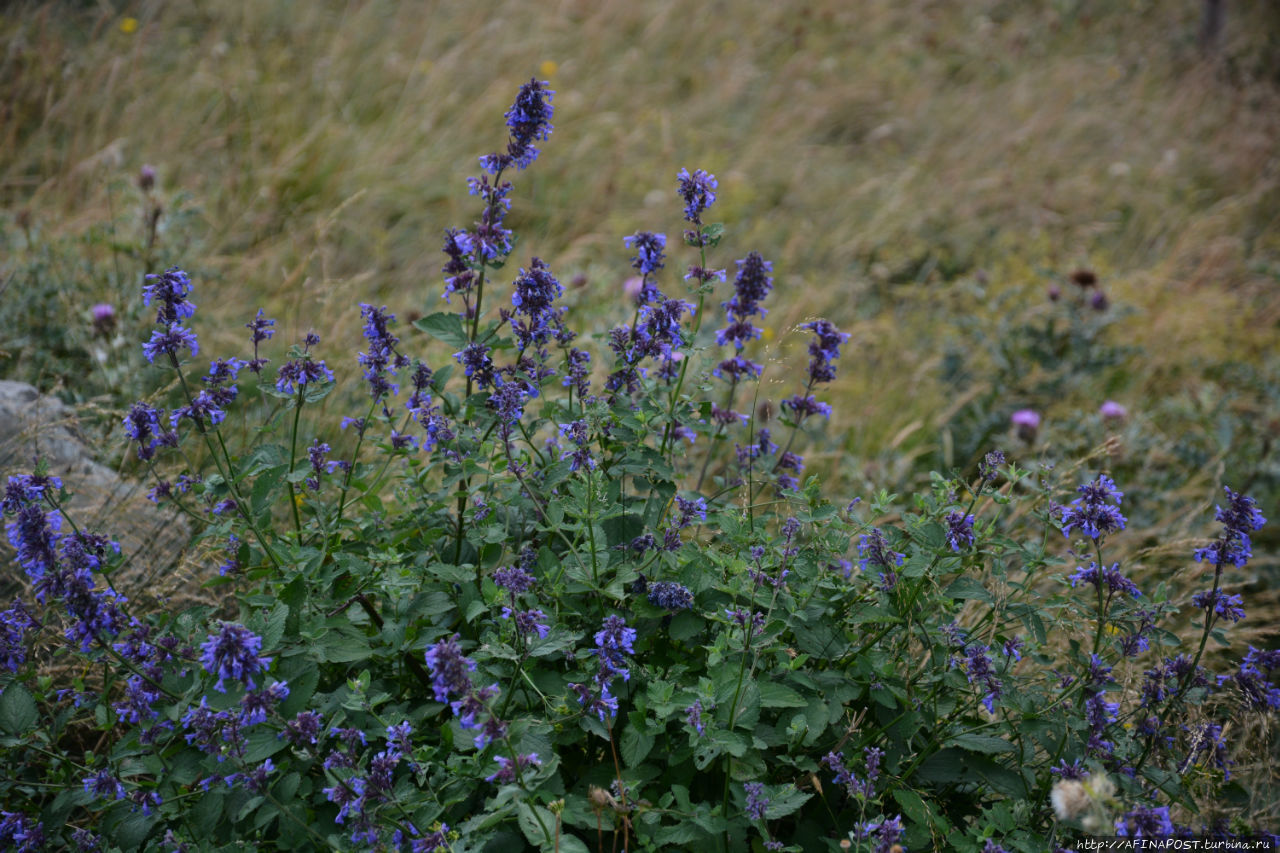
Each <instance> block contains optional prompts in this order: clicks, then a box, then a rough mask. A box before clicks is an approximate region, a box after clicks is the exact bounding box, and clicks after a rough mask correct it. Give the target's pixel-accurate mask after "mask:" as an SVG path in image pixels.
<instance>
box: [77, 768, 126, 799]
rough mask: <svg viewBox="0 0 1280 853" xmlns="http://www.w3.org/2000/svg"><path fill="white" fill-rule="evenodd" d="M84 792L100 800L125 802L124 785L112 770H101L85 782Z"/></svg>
mask: <svg viewBox="0 0 1280 853" xmlns="http://www.w3.org/2000/svg"><path fill="white" fill-rule="evenodd" d="M84 790H85V792H86V793H89V794H92V795H93V796H95V797H97V798H98V799H100V800H101V799H109V800H123V799H124V796H125V790H124V785H123V784H122V783H121V782H120V780H119V779H117V778H116V777H114V776H112V775H111V771H110V770H99V771H98V772H97V773H94V774H93V775H92V776H89V777H88V778H86V779H85V780H84Z"/></svg>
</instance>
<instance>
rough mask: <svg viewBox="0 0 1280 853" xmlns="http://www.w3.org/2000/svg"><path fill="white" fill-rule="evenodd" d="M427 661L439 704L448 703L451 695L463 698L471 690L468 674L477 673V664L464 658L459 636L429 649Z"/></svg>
mask: <svg viewBox="0 0 1280 853" xmlns="http://www.w3.org/2000/svg"><path fill="white" fill-rule="evenodd" d="M426 660H427V666H428V667H429V668H430V669H431V675H432V680H431V687H432V689H433V690H434V691H435V697H436V701H437V702H448V701H449V697H450V696H451V695H459V696H462V695H466V694H467V693H468V692H469V691H470V690H471V677H470V676H469V675H467V673H468V672H475V669H476V662H475V661H473V660H471V659H470V658H467V657H464V656H463V654H462V648H461V647H460V646H459V645H458V635H457V634H454V635H453V636H452V637H445V638H444V639H443V640H440V641H439V642H437V643H436V644H435V645H433V646H432V647H431V648H429V649H427V653H426Z"/></svg>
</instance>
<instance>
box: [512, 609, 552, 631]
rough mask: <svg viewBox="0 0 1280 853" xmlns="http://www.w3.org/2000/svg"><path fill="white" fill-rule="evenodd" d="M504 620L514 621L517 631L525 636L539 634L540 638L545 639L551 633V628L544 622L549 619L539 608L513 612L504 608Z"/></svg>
mask: <svg viewBox="0 0 1280 853" xmlns="http://www.w3.org/2000/svg"><path fill="white" fill-rule="evenodd" d="M502 618H503V619H513V620H514V621H515V625H516V631H518V632H519V633H520V634H522V635H524V636H528V635H530V634H537V635H538V636H539V637H543V638H545V637H546V636H547V634H548V633H549V632H550V631H551V627H550V626H549V625H547V624H545V623H544V622H543V621H542V620H544V619H546V618H547V614H545V613H543V612H542V611H541V610H538V609H537V608H534V609H532V610H513V609H512V608H510V607H504V608H502Z"/></svg>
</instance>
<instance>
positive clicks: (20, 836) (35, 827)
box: [0, 811, 46, 853]
mask: <svg viewBox="0 0 1280 853" xmlns="http://www.w3.org/2000/svg"><path fill="white" fill-rule="evenodd" d="M45 841H46V839H45V834H44V824H43V823H41V822H39V821H33V820H31V819H30V818H28V817H27V816H26V815H25V814H22V813H21V812H6V811H0V845H7V846H5V849H7V850H12V851H14V853H37V851H40V850H44V849H45Z"/></svg>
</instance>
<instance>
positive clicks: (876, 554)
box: [858, 527, 906, 572]
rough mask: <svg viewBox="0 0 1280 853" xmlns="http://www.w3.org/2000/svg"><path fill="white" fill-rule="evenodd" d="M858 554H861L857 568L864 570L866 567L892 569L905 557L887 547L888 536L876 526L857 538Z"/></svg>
mask: <svg viewBox="0 0 1280 853" xmlns="http://www.w3.org/2000/svg"><path fill="white" fill-rule="evenodd" d="M858 554H859V555H860V556H861V559H859V560H858V568H859V569H861V570H862V571H864V572H865V571H866V570H867V568H868V567H877V568H880V569H882V570H885V571H892V569H893V567H894V566H901V565H902V564H903V560H904V559H905V557H906V555H905V554H900V553H898V552H897V551H894V550H893V549H892V548H890V547H889V540H888V538H887V537H886V536H885V535H884V531H882V530H881V529H880V528H878V527H873V528H872V529H871V532H870V533H867V534H864V535H863V536H862V537H861V538H860V539H859V540H858Z"/></svg>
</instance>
